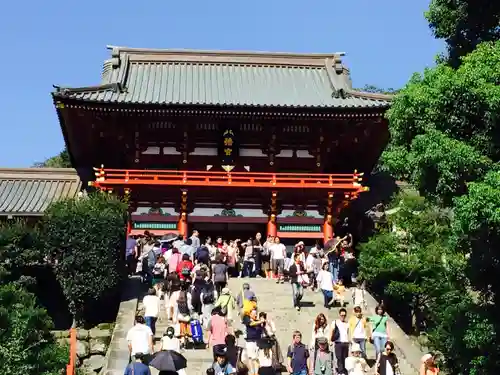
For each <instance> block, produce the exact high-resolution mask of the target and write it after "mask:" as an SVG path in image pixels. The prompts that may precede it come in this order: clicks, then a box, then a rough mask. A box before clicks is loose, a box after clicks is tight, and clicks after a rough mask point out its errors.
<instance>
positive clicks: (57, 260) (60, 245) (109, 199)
mask: <svg viewBox="0 0 500 375" xmlns="http://www.w3.org/2000/svg"><path fill="white" fill-rule="evenodd" d="M126 209H127V205H126V204H125V203H124V202H122V201H121V200H119V199H118V198H116V197H114V196H110V195H107V194H104V193H95V194H91V195H90V196H88V197H85V198H75V199H69V200H64V201H59V202H56V203H54V204H52V205H51V206H50V207H49V208H48V210H47V211H46V213H45V217H44V219H43V222H42V231H43V238H44V243H45V249H46V252H47V255H48V258H49V259H50V260H51V262H52V263H53V265H54V272H55V274H56V277H57V279H58V281H59V283H60V284H61V287H62V290H63V293H64V295H65V296H66V299H67V300H68V305H69V310H70V312H71V313H72V314H73V317H74V323H76V324H82V323H84V321H85V312H86V311H88V310H90V308H89V307H90V306H96V303H98V302H100V301H103V300H104V299H106V298H107V297H109V296H110V295H111V294H113V293H114V292H115V291H116V290H117V287H118V286H119V285H120V283H121V281H122V280H123V279H124V276H125V273H124V271H125V266H124V247H125V231H126Z"/></svg>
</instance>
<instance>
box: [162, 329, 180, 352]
mask: <svg viewBox="0 0 500 375" xmlns="http://www.w3.org/2000/svg"><path fill="white" fill-rule="evenodd" d="M160 350H173V351H176V352H180V351H181V342H180V340H179V339H178V338H177V337H175V329H174V327H168V328H167V330H166V331H165V333H164V334H163V337H162V338H161V341H160Z"/></svg>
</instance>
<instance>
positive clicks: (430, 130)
mask: <svg viewBox="0 0 500 375" xmlns="http://www.w3.org/2000/svg"><path fill="white" fill-rule="evenodd" d="M499 83H500V42H498V43H489V44H488V43H487V44H483V45H481V46H479V47H478V49H477V50H476V51H474V52H473V53H471V54H470V55H468V56H467V57H465V58H464V61H463V64H462V65H461V66H460V67H459V68H458V69H457V70H453V69H451V68H450V67H448V66H445V65H438V66H437V67H435V68H433V69H427V70H426V71H425V72H424V74H423V75H419V74H416V75H414V76H413V78H412V79H411V80H410V82H409V83H408V84H407V85H406V87H405V88H404V89H403V90H401V92H400V93H399V94H398V95H396V97H395V99H394V101H393V104H392V107H391V109H390V110H389V111H388V118H389V122H390V131H391V143H390V145H389V147H388V148H387V150H386V151H385V152H384V154H383V156H382V168H383V169H385V170H386V171H388V172H389V173H391V174H393V175H394V176H395V177H396V178H401V179H405V180H407V181H408V182H410V183H412V184H414V185H415V186H416V187H417V188H418V190H419V191H420V193H422V194H423V195H424V196H428V197H434V198H438V199H439V200H441V203H444V204H451V200H452V198H453V197H455V196H459V195H461V194H463V193H464V192H465V191H466V184H467V182H470V181H474V180H476V179H478V178H481V177H483V176H484V174H485V173H486V171H487V170H489V169H490V168H492V167H493V162H496V161H498V160H500V128H499V115H500V85H499Z"/></svg>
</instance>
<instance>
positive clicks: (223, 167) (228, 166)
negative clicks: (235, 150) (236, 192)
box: [222, 165, 234, 173]
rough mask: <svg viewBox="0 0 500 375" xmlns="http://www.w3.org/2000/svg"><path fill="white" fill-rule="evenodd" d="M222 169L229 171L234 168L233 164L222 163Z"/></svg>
mask: <svg viewBox="0 0 500 375" xmlns="http://www.w3.org/2000/svg"><path fill="white" fill-rule="evenodd" d="M222 169H224V170H225V171H226V172H227V173H229V172H231V171H232V170H233V169H234V165H223V166H222Z"/></svg>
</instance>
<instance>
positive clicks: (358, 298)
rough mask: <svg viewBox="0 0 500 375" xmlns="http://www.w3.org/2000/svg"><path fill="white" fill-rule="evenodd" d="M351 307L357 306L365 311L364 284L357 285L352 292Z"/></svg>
mask: <svg viewBox="0 0 500 375" xmlns="http://www.w3.org/2000/svg"><path fill="white" fill-rule="evenodd" d="M352 305H353V306H359V307H361V308H363V310H367V303H366V300H365V283H364V282H362V283H357V284H356V287H355V288H354V289H353V291H352Z"/></svg>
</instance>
